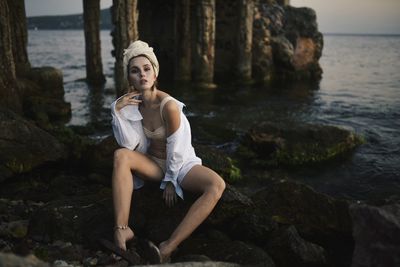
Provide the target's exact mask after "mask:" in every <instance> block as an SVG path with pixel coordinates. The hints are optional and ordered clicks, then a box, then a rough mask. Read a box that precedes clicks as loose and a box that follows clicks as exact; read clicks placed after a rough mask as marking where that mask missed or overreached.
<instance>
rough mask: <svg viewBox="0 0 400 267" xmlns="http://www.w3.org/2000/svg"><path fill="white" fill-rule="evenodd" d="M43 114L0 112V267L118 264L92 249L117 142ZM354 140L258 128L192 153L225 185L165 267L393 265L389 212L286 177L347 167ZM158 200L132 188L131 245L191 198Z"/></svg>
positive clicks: (108, 231) (316, 131)
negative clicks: (305, 169)
mask: <svg viewBox="0 0 400 267" xmlns="http://www.w3.org/2000/svg"><path fill="white" fill-rule="evenodd" d="M43 71H44V72H47V71H51V72H52V70H49V69H45V70H43ZM42 76H44V77H47V78H43V79H50V78H49V77H50V76H46V75H42ZM51 79H54V77H53V78H51ZM32 107H34V106H32ZM54 107H58V108H59V110H61V111H60V113H62V114H64V113H65V111H63V106H58V105H54ZM47 110H50V111H51V112H54V113H57V112H56V111H55V109H47ZM50 111H48V112H47V113H41V111H40V110H38V111H37V112H35V113H32V117H30V118H27V117H23V116H21V115H18V114H16V113H14V112H12V111H10V110H4V109H3V110H1V111H0V124H1V127H0V158H1V159H2V160H1V163H0V170H1V172H0V182H1V187H0V188H1V189H0V195H1V198H0V216H1V217H0V218H1V224H0V265H1V266H27V265H29V266H127V265H128V263H127V262H125V261H123V260H121V261H115V259H114V258H113V257H112V256H111V254H110V252H109V251H107V250H106V249H104V248H103V247H102V246H100V244H99V243H98V240H99V238H107V239H109V240H112V228H113V211H112V196H111V188H110V177H111V172H112V158H113V152H114V150H115V149H117V148H118V145H117V144H116V142H115V140H114V138H113V137H112V136H108V137H106V138H104V139H102V140H97V141H96V140H92V139H90V138H89V135H88V134H84V133H87V132H90V130H89V129H85V128H84V127H83V128H76V127H75V128H74V127H65V126H63V124H62V123H57V121H59V118H57V116H50V113H49V112H50ZM362 143H363V139H362V138H361V137H359V136H357V135H356V134H354V133H353V132H351V131H349V130H345V129H342V128H339V127H336V126H331V125H296V124H292V125H279V124H271V123H265V124H262V125H258V126H255V127H254V128H252V129H251V130H250V131H249V132H248V133H247V134H246V135H245V136H244V137H243V138H242V139H241V141H240V144H239V146H238V148H237V149H236V151H234V152H232V153H230V154H227V153H226V152H223V151H221V150H218V149H217V148H215V147H212V146H208V145H205V144H194V145H195V148H196V151H197V154H198V155H199V156H200V157H201V158H202V159H203V163H204V165H207V166H209V167H211V168H213V169H214V170H216V171H217V172H218V173H219V174H221V176H222V177H223V178H224V179H225V180H226V182H227V184H228V186H227V189H226V191H225V192H224V194H223V197H222V199H221V200H220V202H219V204H218V205H217V207H216V209H215V210H214V211H213V212H212V214H211V216H210V217H209V218H208V219H207V220H206V221H205V222H204V223H203V224H202V225H201V227H200V228H199V229H198V230H197V231H196V232H195V233H193V235H192V236H191V237H190V238H189V239H188V240H186V241H185V242H184V243H182V244H181V246H180V247H179V250H178V251H176V253H175V254H174V255H173V257H172V261H171V263H170V265H174V266H395V265H396V264H398V263H399V260H400V258H399V257H398V255H400V253H399V252H400V246H399V240H400V239H399V238H397V237H399V236H400V227H399V218H400V216H399V215H400V213H399V212H400V209H399V207H400V205H399V204H396V203H384V204H388V205H384V206H381V207H378V206H372V205H367V204H365V203H356V202H354V201H351V200H342V199H335V198H333V197H331V196H327V195H324V194H321V193H318V192H316V191H314V190H313V189H312V188H310V187H309V186H306V185H304V184H300V183H297V182H295V181H294V180H293V179H291V177H289V175H288V174H287V172H286V171H285V169H287V168H296V167H299V166H304V165H306V166H313V165H318V164H324V163H326V162H331V161H340V160H346V155H349V154H351V152H352V150H353V149H355V148H356V147H357V146H358V145H360V144H362ZM161 194H162V192H161V191H160V190H159V189H158V185H156V184H151V183H150V184H147V185H146V186H145V188H143V189H140V190H138V191H135V193H134V196H133V205H132V212H131V221H130V225H131V227H132V228H133V229H135V232H136V234H137V235H138V237H140V238H147V239H150V240H152V241H153V242H155V243H156V244H157V243H158V242H160V241H162V240H165V239H166V238H167V237H168V236H169V234H170V233H171V232H172V231H173V229H174V228H175V227H176V226H177V224H178V223H179V221H180V220H181V219H182V217H183V216H184V214H185V212H186V211H187V210H188V208H189V207H190V204H191V203H192V202H193V200H194V199H195V197H196V196H193V195H190V194H188V193H186V194H185V197H186V198H185V201H180V202H179V203H178V204H177V205H176V206H175V207H173V208H166V207H165V205H164V203H163V201H162V197H161ZM389 204H390V205H389ZM373 229H374V230H375V229H379V232H376V231H372V230H373ZM396 255H397V256H396ZM147 263H148V262H147V261H146V259H144V258H141V259H140V261H139V262H138V264H147ZM385 264H388V265H385Z"/></svg>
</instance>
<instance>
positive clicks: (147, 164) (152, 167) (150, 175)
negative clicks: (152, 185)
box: [115, 148, 164, 181]
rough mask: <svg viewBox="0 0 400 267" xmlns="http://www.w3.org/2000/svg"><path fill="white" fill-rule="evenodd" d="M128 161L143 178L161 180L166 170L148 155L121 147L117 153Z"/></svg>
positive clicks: (117, 156) (118, 156)
mask: <svg viewBox="0 0 400 267" xmlns="http://www.w3.org/2000/svg"><path fill="white" fill-rule="evenodd" d="M115 157H116V158H122V159H123V160H124V161H125V162H127V163H128V165H129V168H130V169H131V170H132V171H133V172H134V174H135V175H138V176H139V177H140V178H141V179H143V180H150V181H161V179H162V178H163V177H164V172H163V171H162V169H161V168H160V166H158V165H157V163H155V161H154V160H152V159H151V158H149V157H148V156H147V155H145V154H143V153H140V152H137V151H132V150H129V149H126V148H122V149H119V150H118V151H117V152H116V155H115Z"/></svg>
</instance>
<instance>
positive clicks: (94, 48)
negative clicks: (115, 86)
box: [83, 0, 106, 84]
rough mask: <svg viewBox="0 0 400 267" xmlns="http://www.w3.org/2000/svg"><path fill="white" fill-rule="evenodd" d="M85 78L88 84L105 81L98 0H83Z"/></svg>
mask: <svg viewBox="0 0 400 267" xmlns="http://www.w3.org/2000/svg"><path fill="white" fill-rule="evenodd" d="M83 22H84V32H85V52H86V53H85V56H86V80H87V82H88V83H90V84H102V83H104V82H105V81H106V79H105V77H104V74H103V63H102V61H101V41H100V0H83Z"/></svg>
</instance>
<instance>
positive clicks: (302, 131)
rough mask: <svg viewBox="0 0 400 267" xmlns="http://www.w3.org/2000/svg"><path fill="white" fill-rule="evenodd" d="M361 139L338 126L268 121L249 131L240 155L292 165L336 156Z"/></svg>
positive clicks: (262, 163)
mask: <svg viewBox="0 0 400 267" xmlns="http://www.w3.org/2000/svg"><path fill="white" fill-rule="evenodd" d="M362 142H363V140H362V138H361V137H359V136H358V135H356V134H355V133H353V132H351V131H349V130H346V129H343V128H340V127H337V126H331V125H316V124H306V123H304V124H300V123H290V124H289V123H287V124H284V123H267V122H265V123H262V124H260V125H258V126H255V127H253V128H252V129H250V130H249V131H248V133H247V134H246V135H245V136H244V138H243V141H242V146H241V147H239V149H238V155H239V157H241V158H242V159H244V161H245V162H247V163H249V164H250V165H253V166H257V165H258V166H269V167H277V166H290V167H293V166H299V165H304V164H313V163H321V162H324V161H328V160H331V159H334V158H337V157H339V156H341V155H343V154H345V153H346V152H350V151H352V150H353V149H354V148H355V147H356V146H358V145H359V144H361V143H362Z"/></svg>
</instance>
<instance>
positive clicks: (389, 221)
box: [350, 204, 400, 267]
mask: <svg viewBox="0 0 400 267" xmlns="http://www.w3.org/2000/svg"><path fill="white" fill-rule="evenodd" d="M350 213H351V217H352V219H353V236H354V240H355V249H354V254H353V262H352V264H351V266H352V267H361V266H362V267H372V266H374V267H384V266H400V204H392V205H387V206H382V207H374V206H369V205H365V204H363V205H359V204H353V205H351V206H350Z"/></svg>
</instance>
